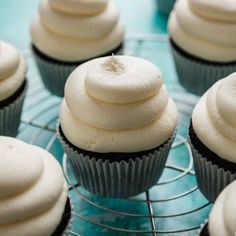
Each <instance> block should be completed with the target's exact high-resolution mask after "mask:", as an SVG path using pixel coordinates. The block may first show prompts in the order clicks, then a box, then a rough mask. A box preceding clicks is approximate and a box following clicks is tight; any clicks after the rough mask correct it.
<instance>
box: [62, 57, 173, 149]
mask: <svg viewBox="0 0 236 236" xmlns="http://www.w3.org/2000/svg"><path fill="white" fill-rule="evenodd" d="M93 70H94V73H91V71H93ZM87 79H89V83H87ZM99 80H101V82H100V83H99V82H98V81H99ZM108 85H109V87H108ZM97 86H99V89H97ZM88 88H89V89H90V91H89V92H88ZM91 88H92V89H91ZM109 88H110V89H111V90H112V91H113V92H112V93H111V92H110V90H109ZM126 88H127V89H126ZM96 89H97V90H98V91H96ZM122 90H123V91H122ZM89 94H92V96H91V95H89ZM101 94H103V97H101V96H100V95H101ZM98 98H99V99H98ZM119 99H120V100H119ZM101 100H103V101H101ZM104 100H105V101H104ZM111 101H113V102H114V101H115V102H116V103H111ZM134 101H138V102H134ZM176 123H177V110H176V107H175V104H174V102H173V101H172V100H171V99H170V98H169V97H168V93H167V90H166V88H165V86H164V85H163V84H162V78H161V74H160V71H159V69H157V68H156V67H155V66H154V65H153V64H151V63H150V62H147V61H145V60H143V59H140V58H134V57H128V56H118V57H114V56H113V57H104V58H98V59H94V60H92V61H89V62H87V63H84V64H83V65H81V66H79V67H78V68H77V69H76V70H74V71H73V72H72V74H71V75H70V77H69V78H68V80H67V83H66V86H65V99H64V100H63V102H62V107H61V113H60V124H61V127H62V130H63V133H64V134H65V136H66V137H67V139H68V140H69V141H70V142H71V143H73V144H74V145H75V146H78V147H80V148H82V149H85V150H89V151H94V152H101V153H106V152H136V151H144V150H148V149H152V148H155V147H157V146H159V145H161V144H162V143H164V142H165V141H166V140H167V139H168V138H170V137H171V135H172V133H173V132H174V130H175V127H176Z"/></svg>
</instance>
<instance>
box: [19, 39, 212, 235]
mask: <svg viewBox="0 0 236 236" xmlns="http://www.w3.org/2000/svg"><path fill="white" fill-rule="evenodd" d="M125 54H128V55H134V56H140V57H143V58H146V59H148V60H150V61H152V62H153V63H155V64H156V65H158V66H159V68H160V69H161V71H162V74H163V78H164V82H165V84H166V85H167V87H168V90H169V94H170V96H171V97H172V98H173V99H174V100H175V102H176V103H177V107H178V111H179V124H178V134H177V137H176V139H175V142H174V144H173V146H172V149H171V151H170V155H169V158H168V161H167V164H166V166H165V170H164V173H163V175H162V177H161V179H160V181H159V182H158V183H157V184H156V185H155V186H154V187H153V188H151V189H150V190H149V191H147V192H145V193H143V194H140V195H138V196H135V197H131V198H129V199H109V198H104V197H99V196H95V195H92V194H90V193H88V192H87V191H86V190H84V189H83V188H82V187H80V185H79V183H77V181H76V179H75V177H74V176H73V172H72V169H71V166H70V163H69V161H68V160H67V157H66V155H64V153H63V149H62V147H61V145H60V142H59V140H58V139H57V135H56V125H57V122H58V114H59V110H60V103H61V99H60V98H58V97H56V96H52V95H50V93H48V92H47V91H46V89H45V88H44V86H43V84H42V83H41V80H40V76H39V74H38V71H37V69H36V66H35V64H34V61H33V58H32V55H31V52H30V51H27V52H24V56H25V57H26V58H27V61H28V64H29V72H28V79H29V83H30V86H29V91H28V93H27V98H26V101H25V105H24V111H23V115H22V121H21V126H20V128H19V133H18V138H20V139H22V140H25V141H27V142H29V143H32V144H35V145H38V146H41V147H43V148H45V149H46V150H48V151H49V152H51V153H52V154H53V155H54V156H55V157H56V158H57V159H58V160H59V162H60V163H61V165H62V166H63V169H64V173H65V176H66V179H67V181H68V184H69V193H70V197H71V199H72V204H73V207H74V210H73V212H72V215H73V225H72V228H71V231H70V235H74V236H78V235H80V236H97V235H99V236H102V235H104V236H108V235H109V236H110V235H114V236H126V235H129V236H131V235H132V236H134V235H145V236H146V235H150V236H156V235H164V236H165V235H166V236H167V235H168V236H169V235H170V236H177V235H183V236H186V235H189V236H192V235H197V231H198V230H199V227H200V224H201V223H202V222H203V221H204V220H205V219H206V218H207V216H208V213H209V210H210V208H211V205H210V203H209V202H208V201H207V200H206V199H205V198H204V197H203V196H202V194H201V193H200V191H199V189H198V187H197V184H196V180H195V172H194V169H193V160H192V156H191V150H190V147H189V144H188V142H187V140H186V138H187V133H188V125H189V119H190V114H191V112H192V109H193V107H194V105H195V103H196V101H197V99H198V98H197V97H195V96H193V95H191V94H188V93H186V92H185V91H184V90H183V89H182V88H181V86H180V85H179V84H178V82H177V77H176V73H175V70H174V66H173V61H172V58H171V55H170V50H169V45H168V38H167V36H166V35H137V36H129V37H127V38H126V40H125ZM144 79H145V78H144Z"/></svg>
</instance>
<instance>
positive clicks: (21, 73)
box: [0, 41, 27, 101]
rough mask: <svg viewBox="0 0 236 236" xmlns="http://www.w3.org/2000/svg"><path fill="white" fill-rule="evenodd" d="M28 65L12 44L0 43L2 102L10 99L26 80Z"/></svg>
mask: <svg viewBox="0 0 236 236" xmlns="http://www.w3.org/2000/svg"><path fill="white" fill-rule="evenodd" d="M26 69H27V68H26V63H25V60H24V59H23V57H22V56H20V53H19V52H18V51H17V50H16V49H15V48H14V47H13V46H11V45H10V44H8V43H6V42H3V41H0V101H3V100H4V99H6V98H8V97H10V96H11V95H12V94H13V93H14V92H16V91H17V89H19V88H20V86H21V85H22V84H23V82H24V80H25V74H26Z"/></svg>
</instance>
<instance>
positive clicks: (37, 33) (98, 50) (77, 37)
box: [31, 0, 124, 62]
mask: <svg viewBox="0 0 236 236" xmlns="http://www.w3.org/2000/svg"><path fill="white" fill-rule="evenodd" d="M73 5H76V6H75V7H74V10H75V11H77V9H80V10H81V11H82V10H83V8H80V7H79V6H80V5H84V6H85V8H87V9H90V8H91V10H93V9H96V6H97V7H98V8H99V7H101V6H103V7H102V8H101V9H102V11H100V10H101V9H100V8H99V9H100V10H99V12H95V13H93V14H92V13H91V14H89V15H87V13H88V11H86V10H85V14H82V13H80V12H77V14H74V13H73V12H70V11H69V10H68V8H69V9H71V7H72V6H73ZM52 6H53V7H52ZM55 6H60V7H61V8H63V9H67V10H65V11H66V13H65V12H64V11H63V10H58V9H57V8H55ZM66 6H67V7H68V8H67V7H66ZM64 7H65V8H64ZM31 35H32V40H33V44H34V45H35V46H36V47H37V48H38V49H39V50H40V51H42V52H43V53H45V54H46V55H48V56H50V57H52V58H55V59H59V60H63V61H72V62H73V61H79V60H86V59H89V58H92V57H96V56H98V55H101V54H104V53H106V52H109V51H111V50H112V49H115V48H116V47H117V46H118V45H119V44H120V43H121V42H122V40H123V36H124V28H123V26H122V25H121V23H120V21H119V12H118V9H117V7H116V6H115V4H114V3H113V2H110V1H109V2H108V3H107V1H101V0H100V1H98V2H97V3H96V2H95V1H87V2H86V1H85V0H80V1H75V0H70V1H65V0H64V1H63V0H54V1H53V0H42V1H41V5H40V10H39V16H36V17H35V18H34V20H33V21H32V24H31ZM61 45H63V47H61Z"/></svg>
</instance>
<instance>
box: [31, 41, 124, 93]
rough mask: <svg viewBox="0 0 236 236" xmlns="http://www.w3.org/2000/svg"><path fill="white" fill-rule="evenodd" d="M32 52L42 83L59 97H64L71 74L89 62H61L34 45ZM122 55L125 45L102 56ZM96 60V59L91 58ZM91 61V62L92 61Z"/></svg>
mask: <svg viewBox="0 0 236 236" xmlns="http://www.w3.org/2000/svg"><path fill="white" fill-rule="evenodd" d="M31 48H32V51H33V54H34V58H35V62H36V64H37V67H38V69H39V73H40V75H41V78H42V81H43V83H44V86H45V87H46V89H47V90H48V91H49V92H51V93H52V94H54V95H57V96H59V97H63V96H64V87H65V84H66V81H67V79H68V77H69V75H70V74H71V72H72V71H73V70H74V69H75V68H76V67H77V66H79V65H81V64H83V63H84V62H86V61H88V60H86V61H84V60H83V61H78V62H66V61H64V62H63V61H59V60H55V59H53V58H50V57H48V56H47V55H45V54H44V53H42V52H40V51H39V50H38V49H37V48H36V47H35V46H34V45H32V47H31ZM113 53H114V54H115V55H117V54H122V53H123V43H122V44H120V45H119V46H118V47H117V48H115V49H114V50H112V51H109V52H107V53H105V54H102V55H100V56H98V57H102V56H110V55H112V54H113ZM91 59H94V58H91ZM91 59H89V60H91Z"/></svg>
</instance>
